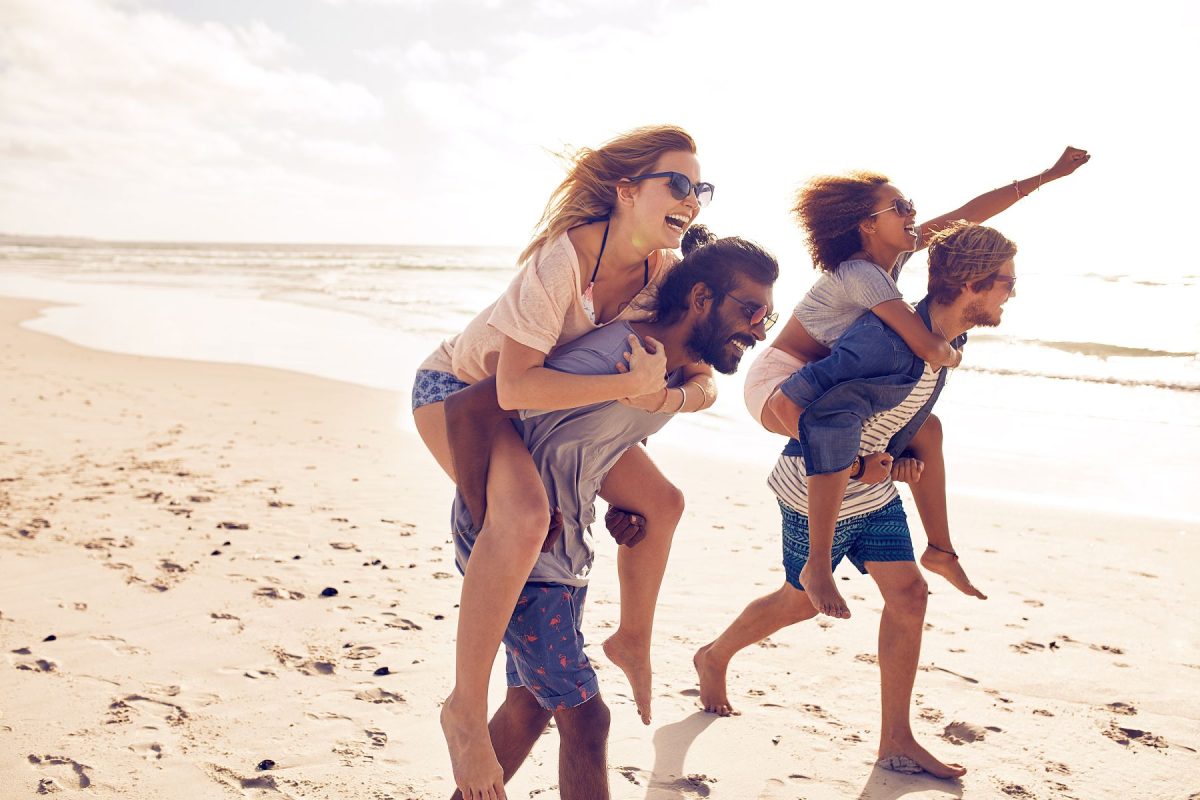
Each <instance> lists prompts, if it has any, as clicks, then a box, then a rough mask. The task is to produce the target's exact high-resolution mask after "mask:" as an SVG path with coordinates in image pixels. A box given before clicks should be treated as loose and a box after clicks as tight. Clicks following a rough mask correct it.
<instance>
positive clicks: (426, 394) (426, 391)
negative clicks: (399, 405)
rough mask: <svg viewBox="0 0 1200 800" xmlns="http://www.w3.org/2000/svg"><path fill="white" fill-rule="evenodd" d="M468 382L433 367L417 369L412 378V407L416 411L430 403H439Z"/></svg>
mask: <svg viewBox="0 0 1200 800" xmlns="http://www.w3.org/2000/svg"><path fill="white" fill-rule="evenodd" d="M469 385H470V384H468V383H464V382H463V381H460V380H459V379H458V378H456V377H455V376H453V375H451V374H450V373H449V372H439V371H438V370H435V369H419V370H417V377H416V378H414V379H413V390H412V407H413V411H416V410H417V409H418V408H420V407H421V406H427V405H429V404H430V403H440V402H442V401H443V400H445V399H446V398H447V397H449V396H450V395H452V394H454V393H455V392H457V391H459V390H461V389H465V388H467V386H469Z"/></svg>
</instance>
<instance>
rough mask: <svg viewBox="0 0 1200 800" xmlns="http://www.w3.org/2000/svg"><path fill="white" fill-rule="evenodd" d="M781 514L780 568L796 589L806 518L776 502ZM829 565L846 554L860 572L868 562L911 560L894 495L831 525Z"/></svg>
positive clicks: (805, 547)
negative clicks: (873, 508)
mask: <svg viewBox="0 0 1200 800" xmlns="http://www.w3.org/2000/svg"><path fill="white" fill-rule="evenodd" d="M779 510H780V512H782V514H783V569H784V572H785V574H786V576H787V582H788V583H790V584H791V585H792V586H795V587H796V588H797V589H799V590H800V591H804V587H803V586H801V585H800V570H801V569H803V568H804V562H806V561H808V517H807V516H805V515H804V514H801V513H800V512H799V511H796V510H794V509H791V508H788V507H787V506H785V505H784V504H783V503H780V504H779ZM832 555H833V559H832V564H833V568H834V569H837V565H838V564H839V563H840V562H841V560H842V557H843V556H845V557H848V558H849V559H850V563H851V564H853V565H854V566H855V567H857V568H858V571H859V572H861V573H863V574H864V575H865V574H866V573H867V567H866V563H867V562H868V561H915V560H916V558H915V557H914V555H913V547H912V536H911V535H910V534H909V531H908V517H906V516H905V515H904V504H903V503H901V502H900V498H899V497H897V498H894V499H893V500H892V501H891V502H890V503H888V504H887V505H886V506H884V507H883V508H881V509H879V510H877V511H871V512H869V513H866V514H860V515H859V516H857V517H849V518H847V519H842V520H838V523H837V525H835V526H834V528H833V550H832Z"/></svg>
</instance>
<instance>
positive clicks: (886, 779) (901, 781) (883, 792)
mask: <svg viewBox="0 0 1200 800" xmlns="http://www.w3.org/2000/svg"><path fill="white" fill-rule="evenodd" d="M935 790H936V791H940V792H944V793H945V795H946V796H947V797H954V798H961V797H962V796H963V787H962V782H961V781H959V780H958V779H957V778H956V779H954V780H944V779H942V778H935V777H933V776H932V775H930V774H928V773H924V772H920V773H917V774H916V775H904V774H902V773H899V772H892V771H891V770H890V769H884V768H883V767H879V766H877V767H875V768H874V769H872V770H871V774H870V775H868V776H867V782H866V783H865V784H863V788H862V791H861V792H859V793H858V800H898V798H901V797H904V796H905V795H906V794H914V793H915V792H929V791H935Z"/></svg>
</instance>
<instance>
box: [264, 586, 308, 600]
mask: <svg viewBox="0 0 1200 800" xmlns="http://www.w3.org/2000/svg"><path fill="white" fill-rule="evenodd" d="M254 596H255V597H265V598H267V599H269V600H303V599H304V593H303V592H294V591H292V590H291V589H278V588H276V587H274V586H260V587H259V588H257V589H255V590H254Z"/></svg>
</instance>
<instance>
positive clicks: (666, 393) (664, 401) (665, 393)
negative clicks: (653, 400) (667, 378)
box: [651, 386, 671, 414]
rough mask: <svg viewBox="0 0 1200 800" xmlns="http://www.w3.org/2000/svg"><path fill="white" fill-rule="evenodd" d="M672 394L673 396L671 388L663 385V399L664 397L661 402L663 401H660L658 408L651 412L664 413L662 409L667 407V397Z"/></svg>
mask: <svg viewBox="0 0 1200 800" xmlns="http://www.w3.org/2000/svg"><path fill="white" fill-rule="evenodd" d="M670 396H671V390H670V389H668V388H667V387H665V386H664V387H663V399H662V402H661V403H659V404H658V408H656V409H654V411H653V412H651V413H654V414H661V413H662V410H663V409H664V408H666V407H667V398H668V397H670Z"/></svg>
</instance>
